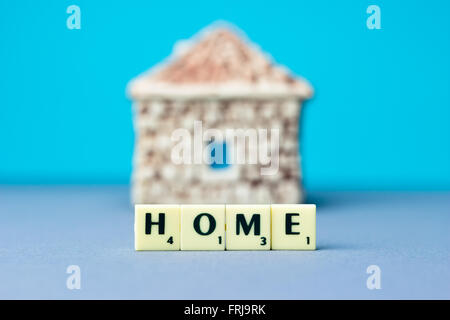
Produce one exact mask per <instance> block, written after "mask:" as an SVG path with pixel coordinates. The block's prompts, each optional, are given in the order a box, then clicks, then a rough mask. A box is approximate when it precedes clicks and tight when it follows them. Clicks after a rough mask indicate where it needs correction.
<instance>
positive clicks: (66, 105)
mask: <svg viewBox="0 0 450 320" xmlns="http://www.w3.org/2000/svg"><path fill="white" fill-rule="evenodd" d="M71 4H76V5H79V6H80V8H81V30H69V29H67V27H66V19H67V17H68V16H69V15H68V14H67V13H66V8H67V7H68V6H69V5H71ZM371 4H377V5H379V6H380V8H381V25H382V29H381V30H368V29H367V27H366V19H367V17H368V14H367V13H366V8H367V7H368V6H369V5H371ZM449 12H450V2H449V1H445V0H442V1H438V0H427V1H422V0H420V1H411V0H408V1H399V0H397V1H380V0H376V1H356V0H346V1H324V0H320V1H273V2H272V1H271V2H269V1H233V0H228V1H175V2H174V1H166V2H163V1H137V0H127V1H99V0H97V1H74V0H72V1H56V0H55V1H31V0H29V1H24V0H21V1H5V0H2V1H1V2H0V48H1V50H0V93H1V97H0V183H4V184H22V183H24V184H50V183H57V184H66V183H67V184H70V183H76V184H84V183H88V184H92V183H100V184H104V183H105V184H106V183H128V181H129V177H130V173H131V158H132V151H133V143H134V137H133V127H132V113H131V103H130V101H129V100H128V99H127V97H126V95H125V87H126V84H127V82H128V81H129V80H130V79H131V78H133V77H134V76H136V75H137V74H139V73H141V72H143V71H145V70H146V69H148V68H150V67H151V66H153V65H154V64H156V63H158V62H160V61H161V60H162V59H164V58H165V57H166V56H168V55H169V54H170V52H171V50H172V46H173V44H174V42H175V41H176V40H179V39H183V38H189V37H190V36H192V35H193V34H194V33H196V32H197V31H199V30H200V29H202V28H203V27H205V26H206V25H208V24H210V23H211V22H213V21H215V20H217V19H221V20H226V21H229V22H231V23H233V24H235V25H236V26H238V27H239V28H241V29H242V30H243V31H244V32H246V34H247V35H248V36H249V38H250V39H251V40H252V41H254V42H255V43H257V44H259V45H260V46H261V47H262V48H263V49H264V50H265V51H266V52H268V53H270V54H271V55H272V56H273V57H274V58H275V60H276V61H277V62H279V63H281V64H283V65H286V66H288V67H289V68H290V69H291V70H292V71H293V72H294V73H296V74H299V75H301V76H304V77H305V78H307V79H308V80H309V81H310V82H311V83H312V85H313V87H314V88H315V91H316V94H315V97H314V99H313V100H311V101H310V102H308V103H307V105H306V109H305V112H304V114H303V116H304V117H303V119H302V147H301V148H302V154H303V169H304V176H305V184H306V187H307V188H308V189H310V190H347V189H355V190H356V189H363V190H372V189H377V190H379V189H381V190H399V189H402V190H448V189H450V125H449V124H450V97H449V88H450V64H449V63H450V59H449V56H450V55H449V53H450V52H449V51H450V40H449V39H450V21H449V19H448V14H449Z"/></svg>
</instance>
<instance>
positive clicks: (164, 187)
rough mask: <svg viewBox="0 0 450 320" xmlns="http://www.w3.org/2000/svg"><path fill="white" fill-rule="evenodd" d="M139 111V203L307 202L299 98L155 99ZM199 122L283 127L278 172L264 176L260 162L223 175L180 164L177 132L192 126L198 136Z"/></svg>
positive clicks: (136, 186)
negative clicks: (174, 159)
mask: <svg viewBox="0 0 450 320" xmlns="http://www.w3.org/2000/svg"><path fill="white" fill-rule="evenodd" d="M134 110H135V119H134V123H135V132H136V142H135V154H134V170H133V177H132V184H133V189H132V198H133V201H134V203H263V204H268V203H296V202H301V201H302V200H303V192H302V189H301V186H300V181H301V173H300V159H299V154H298V150H299V148H298V147H299V146H298V118H299V113H300V103H299V102H298V101H297V100H243V99H239V100H238V99H230V100H192V101H168V100H149V101H138V102H136V103H135V108H134ZM197 120H201V121H202V124H203V130H206V129H208V128H214V129H219V130H222V131H224V130H226V129H231V128H233V129H248V128H253V129H267V130H268V131H269V132H270V129H279V132H280V158H279V171H278V173H277V174H276V175H269V176H263V175H261V172H260V169H261V165H260V164H255V165H249V164H245V165H237V164H231V165H230V166H229V167H228V168H226V169H222V170H223V171H222V170H214V171H211V170H212V169H210V168H209V166H208V165H207V164H201V165H198V164H197V165H196V164H191V165H189V164H188V165H185V164H182V165H177V164H174V163H173V162H172V161H171V151H172V147H173V146H174V144H175V143H174V142H173V141H172V140H171V135H172V132H173V131H174V130H175V129H178V128H186V129H187V130H189V131H190V132H191V134H192V135H193V134H194V133H193V127H194V121H197ZM269 141H270V140H269ZM246 151H248V150H246ZM226 171H228V172H226ZM230 173H232V174H230Z"/></svg>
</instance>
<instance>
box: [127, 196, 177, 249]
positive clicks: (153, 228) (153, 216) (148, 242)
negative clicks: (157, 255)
mask: <svg viewBox="0 0 450 320" xmlns="http://www.w3.org/2000/svg"><path fill="white" fill-rule="evenodd" d="M134 246H135V249H136V250H180V206H179V205H143V204H138V205H135V207H134Z"/></svg>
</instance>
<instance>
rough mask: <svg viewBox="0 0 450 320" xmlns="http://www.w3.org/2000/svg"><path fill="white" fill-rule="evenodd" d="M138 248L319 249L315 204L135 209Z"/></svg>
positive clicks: (149, 206)
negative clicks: (317, 246)
mask: <svg viewBox="0 0 450 320" xmlns="http://www.w3.org/2000/svg"><path fill="white" fill-rule="evenodd" d="M134 235H135V242H134V243H135V249H136V250H160V251H165V250H198V251H204V250H315V249H316V206H315V205H314V204H273V205H145V204H140V205H136V206H135V223H134Z"/></svg>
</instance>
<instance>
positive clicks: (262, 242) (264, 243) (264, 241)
mask: <svg viewBox="0 0 450 320" xmlns="http://www.w3.org/2000/svg"><path fill="white" fill-rule="evenodd" d="M266 244H267V238H266V237H261V245H262V246H265V245H266Z"/></svg>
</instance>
